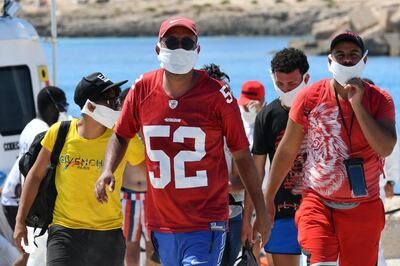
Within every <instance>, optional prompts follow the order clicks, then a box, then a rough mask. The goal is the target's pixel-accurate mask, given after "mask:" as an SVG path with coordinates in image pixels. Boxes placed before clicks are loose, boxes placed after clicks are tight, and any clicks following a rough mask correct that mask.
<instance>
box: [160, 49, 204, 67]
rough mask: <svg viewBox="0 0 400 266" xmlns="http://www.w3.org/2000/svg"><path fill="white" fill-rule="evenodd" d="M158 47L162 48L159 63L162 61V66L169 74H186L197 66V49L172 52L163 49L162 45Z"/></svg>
mask: <svg viewBox="0 0 400 266" xmlns="http://www.w3.org/2000/svg"><path fill="white" fill-rule="evenodd" d="M157 46H158V47H159V48H160V53H159V54H158V56H157V58H158V61H160V66H161V67H162V68H165V69H166V70H167V71H168V72H171V73H174V74H186V73H188V72H189V71H190V70H192V69H193V67H194V65H196V62H197V58H198V56H199V53H198V52H197V50H198V49H197V48H196V49H195V50H189V51H188V50H185V49H182V48H179V49H175V50H170V49H168V48H163V47H161V45H160V44H157Z"/></svg>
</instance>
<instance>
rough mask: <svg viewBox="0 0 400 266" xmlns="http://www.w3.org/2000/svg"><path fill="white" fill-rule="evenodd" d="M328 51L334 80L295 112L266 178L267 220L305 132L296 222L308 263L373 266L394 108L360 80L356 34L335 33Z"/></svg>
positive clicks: (299, 101)
mask: <svg viewBox="0 0 400 266" xmlns="http://www.w3.org/2000/svg"><path fill="white" fill-rule="evenodd" d="M330 50H331V53H330V55H329V56H328V62H329V70H330V72H332V74H333V79H325V80H321V81H319V82H317V83H315V84H313V85H311V86H310V87H307V88H306V89H304V90H302V91H301V92H300V93H299V94H298V96H297V97H296V99H295V101H294V103H293V105H292V107H291V109H290V113H289V121H288V125H287V129H286V132H285V135H284V137H283V139H282V141H281V143H280V145H279V146H278V149H277V151H276V153H275V157H274V160H273V162H272V166H271V171H270V177H269V180H268V181H269V182H268V185H267V191H266V204H267V208H268V212H269V214H270V216H268V217H269V219H272V218H273V217H274V214H275V206H274V197H275V194H276V192H277V191H278V188H279V186H280V184H281V183H282V180H283V179H284V178H285V176H286V174H287V173H288V171H289V169H290V167H291V166H292V163H293V160H294V159H295V157H296V155H297V153H298V150H299V147H300V145H301V143H302V142H303V138H304V136H305V134H306V143H307V144H306V145H307V161H306V162H305V164H304V189H305V190H304V193H303V200H302V202H301V205H300V208H299V209H298V211H297V212H296V215H295V220H296V224H297V227H298V232H299V234H298V240H299V243H300V246H301V248H302V249H303V251H304V252H305V254H307V255H308V264H309V265H337V260H339V264H340V266H350V265H363V266H374V265H376V263H377V257H378V244H379V238H380V234H381V230H382V229H383V227H384V224H385V216H384V209H383V205H382V202H381V200H380V198H379V178H380V176H381V174H382V172H383V171H382V169H383V158H384V157H386V156H388V155H389V154H390V153H391V152H392V149H393V147H394V145H395V143H396V129H395V109H394V104H393V100H392V98H391V96H390V95H389V94H388V93H387V92H385V91H383V90H381V89H380V88H378V87H376V86H373V85H371V84H368V83H366V82H363V81H362V80H361V79H360V76H361V73H362V71H363V69H364V67H365V63H366V61H367V58H366V54H367V52H366V50H365V47H364V43H363V41H362V39H361V38H360V37H359V36H358V35H357V34H355V33H353V32H343V33H341V34H339V35H337V36H336V37H335V38H334V39H333V40H332V42H331V47H330ZM272 223H273V220H271V221H270V222H269V224H268V226H269V227H270V226H271V225H272Z"/></svg>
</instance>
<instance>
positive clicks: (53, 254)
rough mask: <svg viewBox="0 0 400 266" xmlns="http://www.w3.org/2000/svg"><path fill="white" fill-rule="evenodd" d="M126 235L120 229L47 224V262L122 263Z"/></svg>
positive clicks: (59, 265) (79, 265) (54, 265)
mask: <svg viewBox="0 0 400 266" xmlns="http://www.w3.org/2000/svg"><path fill="white" fill-rule="evenodd" d="M124 255H125V239H124V237H123V234H122V230H121V229H114V230H107V231H98V230H86V229H69V228H66V227H63V226H60V225H53V226H51V227H50V228H49V237H48V239H47V266H103V265H104V266H123V265H124Z"/></svg>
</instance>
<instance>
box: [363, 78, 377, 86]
mask: <svg viewBox="0 0 400 266" xmlns="http://www.w3.org/2000/svg"><path fill="white" fill-rule="evenodd" d="M362 80H363V81H365V82H367V83H369V84H372V85H375V82H373V81H372V79H369V78H363V79H362Z"/></svg>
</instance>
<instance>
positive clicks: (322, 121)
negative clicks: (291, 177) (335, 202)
mask: <svg viewBox="0 0 400 266" xmlns="http://www.w3.org/2000/svg"><path fill="white" fill-rule="evenodd" d="M338 115H339V108H338V107H337V106H328V105H327V104H321V105H320V106H318V107H316V108H314V109H313V110H312V111H311V112H310V114H309V130H308V138H307V149H308V150H309V153H308V157H307V161H306V163H305V165H304V170H305V184H304V185H305V187H310V188H312V189H313V190H315V191H317V192H318V193H320V194H321V195H323V196H329V195H332V194H333V193H335V192H336V191H337V190H338V189H339V188H340V187H341V186H342V184H343V182H344V180H345V178H347V175H346V170H345V167H344V164H343V158H348V156H349V154H348V148H347V145H346V143H345V142H344V140H343V139H342V134H341V130H342V129H341V128H342V125H341V124H340V122H339V121H338Z"/></svg>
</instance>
